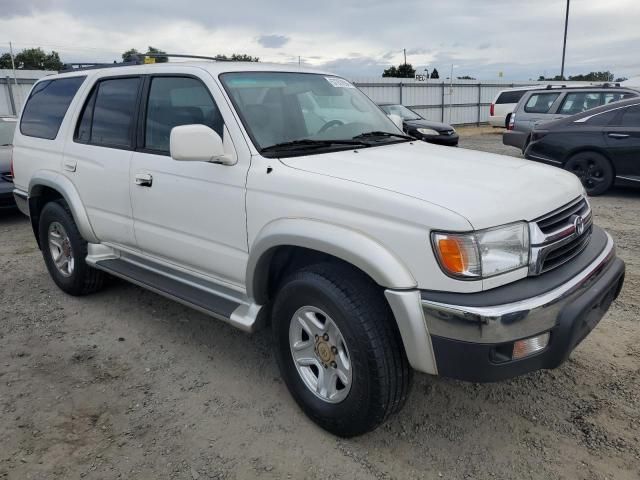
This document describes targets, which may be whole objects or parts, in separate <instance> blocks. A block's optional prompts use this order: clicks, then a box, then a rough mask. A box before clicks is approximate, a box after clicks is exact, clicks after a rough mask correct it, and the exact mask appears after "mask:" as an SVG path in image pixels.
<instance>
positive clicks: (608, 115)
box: [586, 110, 618, 127]
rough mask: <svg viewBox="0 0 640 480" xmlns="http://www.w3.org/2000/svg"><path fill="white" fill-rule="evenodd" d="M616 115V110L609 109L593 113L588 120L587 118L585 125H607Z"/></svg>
mask: <svg viewBox="0 0 640 480" xmlns="http://www.w3.org/2000/svg"><path fill="white" fill-rule="evenodd" d="M617 115H618V111H617V110H609V111H608V112H603V113H598V114H597V115H594V116H593V117H591V118H590V119H589V120H587V122H586V123H587V125H589V126H592V127H605V126H607V125H609V124H610V123H611V122H612V121H613V119H614V118H616V116H617Z"/></svg>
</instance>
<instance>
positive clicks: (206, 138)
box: [169, 125, 235, 165]
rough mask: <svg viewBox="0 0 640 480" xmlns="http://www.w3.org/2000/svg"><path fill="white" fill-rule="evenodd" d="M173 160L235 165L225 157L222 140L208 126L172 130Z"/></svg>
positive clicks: (170, 144)
mask: <svg viewBox="0 0 640 480" xmlns="http://www.w3.org/2000/svg"><path fill="white" fill-rule="evenodd" d="M169 151H170V153H171V158H173V159H174V160H179V161H184V162H215V163H221V164H223V165H233V164H234V163H235V161H234V159H233V158H231V156H229V155H225V151H224V145H223V143H222V138H220V135H218V134H217V133H216V132H215V131H214V130H212V129H211V128H209V127H207V126H206V125H181V126H179V127H173V128H172V129H171V137H170V138H169Z"/></svg>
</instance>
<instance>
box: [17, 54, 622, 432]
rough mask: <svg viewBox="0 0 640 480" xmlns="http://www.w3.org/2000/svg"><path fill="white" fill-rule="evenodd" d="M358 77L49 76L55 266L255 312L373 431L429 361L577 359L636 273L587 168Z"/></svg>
mask: <svg viewBox="0 0 640 480" xmlns="http://www.w3.org/2000/svg"><path fill="white" fill-rule="evenodd" d="M397 120H398V119H397V118H389V117H387V116H386V115H385V114H384V113H383V112H382V111H381V110H380V108H379V107H378V106H376V105H375V104H374V103H373V102H371V101H370V100H369V98H367V97H366V96H365V95H364V94H363V93H362V92H360V91H359V90H358V89H357V88H355V87H354V86H353V85H352V84H351V83H349V82H348V81H346V80H344V79H342V78H339V77H337V76H334V75H332V74H330V73H322V72H317V71H312V70H307V69H302V68H294V67H289V66H276V65H267V64H255V63H251V64H243V63H216V62H208V61H200V62H168V63H160V64H155V65H138V66H121V67H118V68H102V69H91V70H84V71H73V72H68V73H62V74H58V75H54V76H50V77H46V78H43V79H42V80H40V81H38V82H37V83H36V84H35V85H34V86H33V88H32V91H31V93H30V95H29V98H28V100H27V102H26V104H25V106H24V108H23V111H22V113H21V116H20V119H19V124H18V128H17V129H16V134H15V139H14V152H13V171H14V182H15V190H14V195H15V199H16V202H17V204H18V206H19V208H20V209H21V210H22V211H23V212H24V213H25V214H27V215H29V217H30V219H31V224H32V226H33V232H34V234H35V237H36V240H37V242H38V245H39V247H40V249H41V250H42V254H43V257H44V262H45V264H46V266H47V269H48V270H49V273H50V274H51V277H52V279H53V281H54V282H55V283H56V284H57V285H58V286H59V287H60V288H61V289H62V290H63V291H64V292H67V293H68V294H71V295H85V294H88V293H91V292H95V291H96V290H98V289H100V288H101V286H102V285H103V281H104V279H105V275H112V276H115V277H120V278H123V279H126V280H128V281H131V282H133V283H135V284H137V285H140V286H142V287H144V288H147V289H150V290H152V291H154V292H157V293H159V294H161V295H165V296H167V297H170V298H172V299H175V300H177V301H179V302H182V303H183V304H185V305H188V306H190V307H193V308H195V309H197V310H200V311H202V312H205V313H207V314H210V315H211V316H212V317H215V318H218V319H221V320H223V321H226V322H228V323H229V324H231V325H233V326H235V327H237V328H240V329H242V330H244V331H246V332H253V331H255V330H257V329H259V328H262V327H264V326H267V325H269V326H270V328H271V329H272V330H273V336H274V352H275V356H276V358H277V361H278V364H279V368H280V371H281V374H282V377H283V379H284V382H285V383H286V385H287V387H288V389H289V391H290V392H291V394H292V395H293V397H294V399H295V400H296V402H297V403H298V404H299V405H300V406H301V408H302V409H303V410H304V411H305V412H306V414H307V415H308V416H309V417H311V418H312V419H313V420H314V421H315V422H317V423H318V424H319V425H321V426H322V427H323V428H325V429H327V430H329V431H331V432H333V433H335V434H338V435H341V436H352V435H357V434H361V433H363V432H366V431H369V430H371V429H373V428H375V427H376V426H378V425H379V424H380V423H381V422H383V421H384V420H385V419H386V418H387V417H388V416H389V415H390V414H391V413H393V412H396V411H398V410H399V409H400V408H401V407H402V405H403V404H404V402H405V399H406V397H407V393H408V391H409V386H410V383H411V378H412V371H413V370H417V371H419V372H425V373H428V374H433V375H442V376H447V377H453V378H458V379H463V380H469V381H474V382H478V381H495V380H500V379H505V378H509V377H513V376H515V375H520V374H523V373H526V372H531V371H534V370H537V369H542V368H554V367H557V366H558V365H560V364H561V363H562V362H563V361H564V360H565V359H566V358H567V356H568V355H569V354H570V352H571V351H572V350H573V349H574V348H575V347H576V345H578V343H579V342H580V341H581V340H582V339H583V338H584V337H585V336H586V335H587V334H588V333H589V332H590V331H591V330H592V329H593V328H594V327H595V325H596V324H597V323H598V322H599V321H600V319H601V317H602V316H603V315H604V313H605V312H606V311H607V309H608V307H609V305H610V304H611V302H612V300H613V299H614V298H616V296H617V295H618V293H619V292H620V289H621V287H622V283H623V277H624V263H623V262H622V261H621V260H620V259H618V258H617V257H616V255H615V250H614V245H613V241H612V239H611V237H610V236H609V235H608V234H607V233H606V232H605V231H603V230H602V229H600V228H598V227H597V226H596V225H594V224H593V221H592V212H591V208H590V206H589V203H588V200H587V198H586V197H585V195H584V191H583V188H582V186H581V184H580V182H579V181H578V179H577V178H576V177H575V176H574V175H572V174H570V173H567V172H564V171H562V170H559V169H555V168H552V167H548V166H545V165H540V164H536V163H532V162H528V161H524V160H518V159H513V158H507V157H502V156H498V155H491V154H487V153H480V152H477V151H471V150H462V149H449V148H446V147H440V146H436V145H430V144H426V143H424V142H420V141H415V140H414V139H413V138H410V137H406V136H404V135H403V133H402V131H401V130H400V129H399V128H398V127H397V123H394V122H397Z"/></svg>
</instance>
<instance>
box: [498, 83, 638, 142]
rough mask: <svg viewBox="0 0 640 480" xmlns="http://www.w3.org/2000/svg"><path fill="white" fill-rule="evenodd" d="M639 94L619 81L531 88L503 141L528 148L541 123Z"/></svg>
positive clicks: (515, 111) (515, 112) (511, 121)
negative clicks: (582, 85)
mask: <svg viewBox="0 0 640 480" xmlns="http://www.w3.org/2000/svg"><path fill="white" fill-rule="evenodd" d="M639 95H640V92H639V91H637V90H634V89H631V88H621V87H620V86H619V84H613V85H610V84H604V85H602V86H588V87H566V86H554V85H549V86H547V87H546V88H544V89H539V90H530V91H528V92H526V93H525V94H524V95H523V96H522V98H521V99H520V101H519V102H518V105H517V106H516V108H515V110H514V111H513V114H512V115H511V120H510V122H509V127H508V128H509V129H508V130H507V131H506V132H504V134H503V135H502V143H504V144H505V145H510V146H513V147H517V148H519V149H521V150H522V151H523V152H524V151H525V149H526V147H527V144H528V143H529V141H530V138H531V131H532V130H533V129H534V127H536V126H537V125H539V124H541V123H544V122H549V121H551V120H559V119H561V118H565V117H569V116H571V115H576V114H578V113H582V112H584V111H585V110H590V109H592V108H596V107H600V106H602V105H607V104H609V103H612V102H617V101H619V100H624V99H626V98H632V97H637V96H639Z"/></svg>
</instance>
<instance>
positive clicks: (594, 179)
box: [564, 152, 614, 196]
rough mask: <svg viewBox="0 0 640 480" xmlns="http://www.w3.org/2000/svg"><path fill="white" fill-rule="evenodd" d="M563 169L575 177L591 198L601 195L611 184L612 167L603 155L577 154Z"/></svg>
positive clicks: (595, 153)
mask: <svg viewBox="0 0 640 480" xmlns="http://www.w3.org/2000/svg"><path fill="white" fill-rule="evenodd" d="M564 168H565V170H568V171H569V172H571V173H574V174H575V175H577V177H578V178H579V179H580V181H581V182H582V185H583V186H584V189H585V190H586V191H587V194H589V195H591V196H596V195H602V194H603V193H604V192H606V191H607V190H609V188H610V187H611V185H612V184H613V177H614V174H613V167H612V166H611V163H610V162H609V160H608V159H607V158H606V157H605V156H604V155H601V154H599V153H597V152H580V153H577V154H575V155H574V156H573V157H571V158H570V159H569V160H568V161H567V163H566V164H565V166H564Z"/></svg>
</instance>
